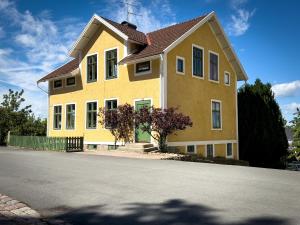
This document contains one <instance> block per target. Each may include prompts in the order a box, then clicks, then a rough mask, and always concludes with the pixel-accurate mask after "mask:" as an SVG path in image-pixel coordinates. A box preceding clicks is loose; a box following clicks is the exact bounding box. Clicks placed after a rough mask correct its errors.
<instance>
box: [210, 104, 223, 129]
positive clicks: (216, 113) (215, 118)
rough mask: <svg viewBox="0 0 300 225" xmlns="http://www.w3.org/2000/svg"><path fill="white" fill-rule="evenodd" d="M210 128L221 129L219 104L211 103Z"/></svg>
mask: <svg viewBox="0 0 300 225" xmlns="http://www.w3.org/2000/svg"><path fill="white" fill-rule="evenodd" d="M211 109H212V127H213V129H221V102H219V101H212V102H211Z"/></svg>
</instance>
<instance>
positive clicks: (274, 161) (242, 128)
mask: <svg viewBox="0 0 300 225" xmlns="http://www.w3.org/2000/svg"><path fill="white" fill-rule="evenodd" d="M238 115H239V119H238V124H239V149H240V159H242V160H247V161H249V163H250V165H251V166H259V167H271V168H281V167H283V161H282V158H283V157H285V156H286V155H287V149H288V141H287V137H286V133H285V129H284V125H285V122H284V119H283V117H282V114H281V111H280V108H279V106H278V104H277V102H276V101H275V98H274V94H273V92H272V89H271V85H270V84H269V83H267V84H264V83H262V82H261V81H260V80H259V79H257V80H256V81H255V83H254V84H253V85H250V84H245V85H244V86H242V87H241V88H240V89H239V91H238Z"/></svg>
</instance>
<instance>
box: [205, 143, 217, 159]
mask: <svg viewBox="0 0 300 225" xmlns="http://www.w3.org/2000/svg"><path fill="white" fill-rule="evenodd" d="M208 145H212V148H213V158H215V144H206V145H205V158H207V146H208Z"/></svg>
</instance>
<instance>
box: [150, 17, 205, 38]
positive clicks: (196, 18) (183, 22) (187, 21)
mask: <svg viewBox="0 0 300 225" xmlns="http://www.w3.org/2000/svg"><path fill="white" fill-rule="evenodd" d="M207 15H209V13H206V14H203V15H201V16H197V17H195V18H193V19H189V20H186V21H182V22H179V23H176V24H173V25H170V26H167V27H163V28H160V29H158V30H154V31H151V32H148V33H146V35H148V34H152V33H155V32H158V31H162V30H164V29H169V28H171V27H175V26H178V25H181V24H185V23H189V22H192V21H194V20H198V19H200V18H204V17H206V16H207Z"/></svg>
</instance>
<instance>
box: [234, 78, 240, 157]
mask: <svg viewBox="0 0 300 225" xmlns="http://www.w3.org/2000/svg"><path fill="white" fill-rule="evenodd" d="M234 84H235V85H234V88H235V122H236V139H237V143H236V154H237V155H236V158H237V160H239V159H240V152H239V151H240V149H239V115H238V114H239V113H238V112H239V110H238V93H237V81H236V80H235V81H234Z"/></svg>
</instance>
